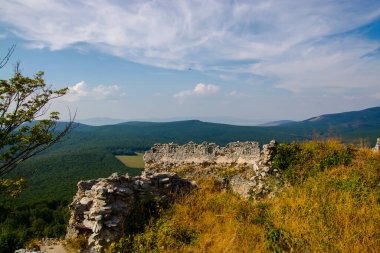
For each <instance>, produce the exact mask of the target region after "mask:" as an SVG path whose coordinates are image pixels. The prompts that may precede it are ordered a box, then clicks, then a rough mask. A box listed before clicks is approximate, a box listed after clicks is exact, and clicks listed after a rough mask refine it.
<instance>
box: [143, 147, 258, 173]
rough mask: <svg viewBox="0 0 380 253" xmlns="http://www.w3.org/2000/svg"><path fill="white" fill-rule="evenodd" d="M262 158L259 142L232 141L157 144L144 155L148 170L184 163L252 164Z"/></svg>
mask: <svg viewBox="0 0 380 253" xmlns="http://www.w3.org/2000/svg"><path fill="white" fill-rule="evenodd" d="M259 160H260V147H259V144H258V143H257V142H253V141H247V142H239V141H238V142H231V143H228V144H227V145H226V146H225V147H220V146H218V145H216V144H215V143H207V142H203V143H202V144H196V143H194V142H189V143H187V144H185V145H182V146H181V145H177V144H174V143H169V144H155V145H154V146H153V147H152V148H151V149H150V150H149V151H147V152H146V153H145V155H144V161H145V168H146V169H147V170H150V169H154V167H160V170H165V169H166V168H169V169H170V168H172V167H175V166H179V165H184V164H205V163H207V164H223V165H225V164H250V165H253V164H254V163H256V162H258V161H259Z"/></svg>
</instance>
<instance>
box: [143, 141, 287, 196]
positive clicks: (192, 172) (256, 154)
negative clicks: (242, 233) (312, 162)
mask: <svg viewBox="0 0 380 253" xmlns="http://www.w3.org/2000/svg"><path fill="white" fill-rule="evenodd" d="M277 145H278V144H277V142H276V141H274V140H273V141H271V142H270V143H269V144H265V145H264V146H263V150H260V147H259V144H258V142H253V141H247V142H231V143H228V144H227V145H226V146H225V147H220V146H218V145H216V144H215V143H207V142H203V143H202V144H196V143H193V142H189V143H188V144H185V145H177V144H174V143H169V144H155V145H154V146H153V147H152V148H151V149H150V150H149V151H147V152H146V153H145V155H144V161H145V170H146V171H151V172H163V171H171V172H176V173H179V174H180V175H181V176H184V177H188V178H199V177H205V176H207V177H209V176H212V177H214V178H216V179H217V180H219V181H221V182H222V183H223V184H224V185H225V187H226V188H230V189H231V190H232V191H233V192H235V193H237V194H239V195H240V196H242V197H244V198H250V197H252V198H262V197H265V196H267V195H269V194H270V193H273V191H274V190H275V189H274V187H275V186H274V185H273V184H272V185H269V184H268V181H271V182H272V183H273V182H276V180H269V179H270V178H275V179H279V178H280V177H281V175H280V174H279V172H278V171H272V169H271V167H270V164H271V162H272V159H273V156H274V155H275V153H276V149H277ZM277 181H279V180H277Z"/></svg>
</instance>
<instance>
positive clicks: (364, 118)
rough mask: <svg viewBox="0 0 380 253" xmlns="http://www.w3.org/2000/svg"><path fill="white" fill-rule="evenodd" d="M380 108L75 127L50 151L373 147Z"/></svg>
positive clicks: (377, 132) (78, 125) (377, 129)
mask: <svg viewBox="0 0 380 253" xmlns="http://www.w3.org/2000/svg"><path fill="white" fill-rule="evenodd" d="M379 126H380V107H374V108H370V109H366V110H362V111H355V112H345V113H338V114H328V115H321V116H317V117H313V118H310V119H307V120H304V121H300V122H291V123H287V124H282V125H278V126H261V127H260V126H233V125H226V124H217V123H208V122H202V121H198V120H189V121H178V122H167V123H155V122H126V123H121V124H116V125H106V126H88V125H83V124H77V126H76V128H75V129H74V130H73V132H72V133H71V135H70V137H69V138H68V139H67V140H66V141H64V142H62V143H60V144H59V145H57V146H55V147H54V148H53V150H52V151H55V152H61V151H67V150H68V149H69V150H76V149H89V150H91V149H102V150H109V151H115V150H117V149H119V150H121V149H125V150H129V149H130V150H131V151H135V150H146V149H148V148H149V147H150V146H152V145H153V144H154V143H156V142H176V143H185V142H188V141H194V142H203V141H208V142H216V143H217V144H219V145H224V144H226V143H228V142H231V141H236V140H240V141H244V140H256V141H259V142H260V143H266V142H268V141H269V140H271V139H276V140H278V141H281V142H284V141H288V142H289V141H294V140H305V139H311V138H313V137H315V135H319V136H320V137H338V138H341V139H342V140H343V141H345V142H354V141H357V140H358V139H367V140H368V141H370V142H371V144H374V143H373V142H374V141H375V138H376V137H377V136H379V135H380V128H379Z"/></svg>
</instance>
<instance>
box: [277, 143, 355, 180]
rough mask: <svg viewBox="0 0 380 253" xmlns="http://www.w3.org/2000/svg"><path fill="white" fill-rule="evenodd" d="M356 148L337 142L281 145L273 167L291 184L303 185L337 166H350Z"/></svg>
mask: <svg viewBox="0 0 380 253" xmlns="http://www.w3.org/2000/svg"><path fill="white" fill-rule="evenodd" d="M354 156H355V148H354V147H353V146H351V145H348V146H345V145H342V144H340V143H339V142H337V141H331V140H330V141H325V142H318V141H314V142H306V143H304V144H298V143H293V144H286V143H285V144H281V145H279V147H278V149H277V153H276V155H275V156H274V158H273V163H272V167H273V169H277V170H279V171H282V173H283V175H284V178H285V180H286V181H287V182H289V183H291V184H297V183H302V182H303V181H304V180H306V179H307V178H308V177H310V176H312V175H315V174H316V173H318V172H322V171H324V170H325V169H328V168H332V167H334V166H337V165H349V164H350V163H351V161H352V159H353V158H354Z"/></svg>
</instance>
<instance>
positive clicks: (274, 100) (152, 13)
mask: <svg viewBox="0 0 380 253" xmlns="http://www.w3.org/2000/svg"><path fill="white" fill-rule="evenodd" d="M12 44H17V48H16V51H15V53H14V54H13V56H12V59H11V62H10V63H9V64H8V65H7V66H6V67H5V68H3V69H1V70H0V75H1V76H0V78H8V77H9V76H11V75H12V68H13V66H12V65H13V62H16V61H18V60H20V61H21V64H22V70H23V72H24V73H25V74H28V75H32V74H33V73H35V72H37V71H38V70H44V71H45V73H46V74H45V77H46V81H47V83H49V84H53V87H56V88H60V87H66V86H68V87H70V92H69V94H67V95H66V96H65V97H63V98H62V99H60V100H59V101H55V102H54V104H53V105H52V106H51V108H52V109H53V110H58V111H60V112H61V113H62V118H65V117H66V116H67V114H68V113H67V110H68V109H67V108H70V109H71V110H72V111H74V110H77V111H78V113H77V114H78V115H77V118H78V119H84V118H92V117H110V118H118V119H125V120H129V119H176V118H201V119H211V118H212V119H214V120H215V121H223V120H224V121H225V122H231V121H235V122H234V123H241V124H249V123H255V122H258V121H267V120H280V119H293V120H301V119H305V118H308V117H312V116H316V115H320V114H324V113H334V112H342V111H350V110H360V109H364V108H367V107H372V106H379V105H380V1H378V0H351V1H341V0H339V1H338V0H337V1H332V0H329V1H324V0H315V1H313V0H309V1H295V0H293V1H287V0H283V1H272V0H263V1H237V0H236V1H211V0H203V1H196V0H194V1H181V0H176V1H174V0H173V1H143V0H138V1H122V0H114V1H101V0H92V1H75V0H70V1H69V0H65V1H62V0H20V1H17V0H12V1H10V0H2V1H1V5H0V53H1V55H4V54H5V53H6V51H7V48H9V47H10V46H11V45H12ZM227 118H228V119H227ZM231 118H235V119H233V120H232V119H231ZM237 119H240V120H237Z"/></svg>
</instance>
